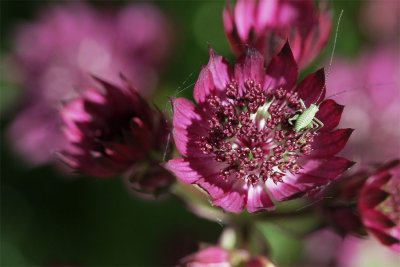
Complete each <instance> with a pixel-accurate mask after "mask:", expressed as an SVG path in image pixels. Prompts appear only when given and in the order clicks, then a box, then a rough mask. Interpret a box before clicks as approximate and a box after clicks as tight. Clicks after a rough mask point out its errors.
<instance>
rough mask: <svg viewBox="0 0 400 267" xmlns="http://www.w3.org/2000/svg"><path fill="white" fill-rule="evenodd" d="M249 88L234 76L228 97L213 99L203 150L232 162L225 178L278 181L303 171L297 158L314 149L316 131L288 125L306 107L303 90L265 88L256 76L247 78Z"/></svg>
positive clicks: (228, 87) (200, 142)
mask: <svg viewBox="0 0 400 267" xmlns="http://www.w3.org/2000/svg"><path fill="white" fill-rule="evenodd" d="M243 88H244V89H243V90H242V92H239V84H238V82H237V81H235V80H232V81H231V82H230V83H229V84H228V85H227V87H226V96H227V99H226V100H224V101H221V99H220V98H219V97H218V96H211V97H209V98H208V99H207V103H208V104H209V107H210V110H211V112H210V115H209V116H210V117H209V121H208V123H209V126H210V128H209V131H208V135H207V136H202V137H201V138H200V140H199V141H198V144H199V146H200V149H201V151H202V152H203V153H204V154H208V155H213V156H214V159H215V160H216V161H218V162H224V163H226V164H227V165H228V166H227V167H226V168H224V169H223V170H222V171H221V173H220V177H221V178H222V179H225V180H226V179H232V178H236V179H243V180H245V181H246V182H247V183H250V184H255V183H257V182H258V181H259V180H260V179H262V180H263V181H264V182H265V181H266V180H267V179H272V180H273V181H274V182H275V183H278V182H282V177H283V176H284V175H285V173H287V172H290V173H292V174H296V173H299V171H300V169H301V166H300V165H299V164H298V162H297V159H298V158H299V156H301V155H309V154H310V153H311V150H312V149H311V144H312V142H313V138H314V136H315V135H316V133H315V132H311V131H308V130H307V129H306V130H304V131H303V132H295V131H294V129H293V126H292V125H290V124H289V123H288V119H289V118H291V117H293V116H294V114H295V112H296V111H297V110H301V109H302V108H301V105H300V101H299V97H298V95H297V93H296V92H287V91H286V90H283V89H282V88H277V89H273V90H266V91H264V90H263V89H262V87H261V85H260V84H256V83H255V82H254V81H253V80H247V81H246V82H245V83H244V85H243Z"/></svg>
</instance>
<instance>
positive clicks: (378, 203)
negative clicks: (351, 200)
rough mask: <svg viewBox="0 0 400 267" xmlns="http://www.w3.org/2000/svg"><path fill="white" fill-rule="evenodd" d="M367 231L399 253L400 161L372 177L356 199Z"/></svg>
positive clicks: (381, 169) (390, 164) (387, 166)
mask: <svg viewBox="0 0 400 267" xmlns="http://www.w3.org/2000/svg"><path fill="white" fill-rule="evenodd" d="M358 208H359V211H360V214H361V219H362V221H363V223H364V225H365V227H366V228H367V231H368V232H370V233H371V234H372V235H374V236H375V237H376V238H377V239H378V240H379V241H380V242H381V243H382V244H384V245H386V246H390V247H391V248H392V249H393V250H395V251H397V252H400V161H399V160H396V161H392V162H390V163H388V164H386V165H385V166H383V167H382V168H380V169H379V170H378V171H377V172H375V173H374V174H373V175H372V176H371V177H369V178H368V180H367V181H366V183H365V184H364V186H363V188H362V189H361V192H360V196H359V198H358Z"/></svg>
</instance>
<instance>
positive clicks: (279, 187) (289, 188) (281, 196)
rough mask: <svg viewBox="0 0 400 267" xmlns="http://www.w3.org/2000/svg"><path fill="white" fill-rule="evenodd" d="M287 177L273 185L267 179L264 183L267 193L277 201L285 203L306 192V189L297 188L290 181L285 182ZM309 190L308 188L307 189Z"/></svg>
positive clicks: (270, 180)
mask: <svg viewBox="0 0 400 267" xmlns="http://www.w3.org/2000/svg"><path fill="white" fill-rule="evenodd" d="M288 178H289V177H285V178H284V182H278V183H276V184H275V183H274V182H273V181H272V179H268V180H267V181H266V183H265V185H266V187H267V189H268V191H269V192H270V193H271V195H272V196H273V198H274V199H275V200H277V201H285V200H289V199H291V198H293V197H294V196H297V195H298V194H299V193H301V192H303V191H305V190H307V188H306V187H298V186H296V185H295V184H294V183H293V182H292V181H289V182H286V180H287V179H288ZM308 188H310V187H308Z"/></svg>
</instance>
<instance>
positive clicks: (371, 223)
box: [362, 210, 396, 230]
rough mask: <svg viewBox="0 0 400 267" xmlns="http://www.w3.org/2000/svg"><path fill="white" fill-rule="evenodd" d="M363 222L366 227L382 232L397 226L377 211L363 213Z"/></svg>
mask: <svg viewBox="0 0 400 267" xmlns="http://www.w3.org/2000/svg"><path fill="white" fill-rule="evenodd" d="M362 220H363V222H364V225H365V226H367V227H371V228H374V229H380V230H383V229H386V228H391V227H393V226H395V225H396V224H395V223H394V222H393V221H392V220H391V219H390V218H388V217H387V216H385V215H383V214H382V213H381V212H379V211H377V210H365V211H363V212H362Z"/></svg>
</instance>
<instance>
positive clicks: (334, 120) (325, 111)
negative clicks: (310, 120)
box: [316, 99, 344, 132]
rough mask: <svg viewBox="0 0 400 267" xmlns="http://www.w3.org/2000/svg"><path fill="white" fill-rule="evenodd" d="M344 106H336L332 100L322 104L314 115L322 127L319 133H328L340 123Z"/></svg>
mask: <svg viewBox="0 0 400 267" xmlns="http://www.w3.org/2000/svg"><path fill="white" fill-rule="evenodd" d="M343 108H344V106H342V105H339V104H337V103H336V102H335V101H334V100H332V99H328V100H325V101H324V102H322V104H321V105H320V107H319V111H318V113H317V115H316V117H317V119H319V120H320V121H322V123H323V124H324V127H322V128H321V129H320V130H319V131H320V132H329V131H331V130H332V129H334V128H335V127H336V126H337V125H338V124H339V122H340V117H341V116H342V112H343Z"/></svg>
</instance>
